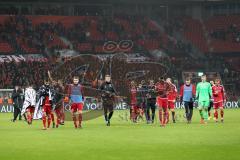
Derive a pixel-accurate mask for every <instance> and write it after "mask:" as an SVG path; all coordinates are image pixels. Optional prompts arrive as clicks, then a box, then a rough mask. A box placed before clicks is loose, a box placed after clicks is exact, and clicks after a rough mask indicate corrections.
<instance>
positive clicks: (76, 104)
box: [71, 103, 83, 112]
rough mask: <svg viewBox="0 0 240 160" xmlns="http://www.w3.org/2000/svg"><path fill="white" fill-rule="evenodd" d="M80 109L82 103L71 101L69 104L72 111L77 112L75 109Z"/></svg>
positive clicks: (81, 108)
mask: <svg viewBox="0 0 240 160" xmlns="http://www.w3.org/2000/svg"><path fill="white" fill-rule="evenodd" d="M82 110H83V103H73V104H72V105H71V111H72V112H77V111H82Z"/></svg>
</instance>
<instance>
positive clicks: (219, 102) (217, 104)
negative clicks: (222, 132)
mask: <svg viewBox="0 0 240 160" xmlns="http://www.w3.org/2000/svg"><path fill="white" fill-rule="evenodd" d="M220 83H221V81H220V79H219V78H217V79H216V80H215V85H214V86H213V87H212V92H213V108H214V119H215V121H216V122H218V109H220V115H221V122H223V115H224V111H223V108H224V102H226V98H225V91H224V87H223V86H222V85H221V84H220Z"/></svg>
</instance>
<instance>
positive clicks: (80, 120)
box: [78, 113, 82, 126]
mask: <svg viewBox="0 0 240 160" xmlns="http://www.w3.org/2000/svg"><path fill="white" fill-rule="evenodd" d="M78 120H79V126H81V125H82V113H80V114H79V115H78Z"/></svg>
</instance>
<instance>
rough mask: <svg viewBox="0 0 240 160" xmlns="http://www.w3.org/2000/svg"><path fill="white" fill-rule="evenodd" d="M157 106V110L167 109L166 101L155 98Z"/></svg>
mask: <svg viewBox="0 0 240 160" xmlns="http://www.w3.org/2000/svg"><path fill="white" fill-rule="evenodd" d="M157 105H158V107H159V108H166V109H167V107H168V99H167V98H161V97H157Z"/></svg>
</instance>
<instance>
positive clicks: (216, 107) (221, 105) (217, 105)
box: [213, 102, 223, 109]
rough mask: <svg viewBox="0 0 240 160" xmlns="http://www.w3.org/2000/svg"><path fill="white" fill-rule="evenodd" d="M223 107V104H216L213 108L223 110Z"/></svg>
mask: <svg viewBox="0 0 240 160" xmlns="http://www.w3.org/2000/svg"><path fill="white" fill-rule="evenodd" d="M221 107H223V102H216V103H215V102H214V103H213V108H214V109H218V108H221Z"/></svg>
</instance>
